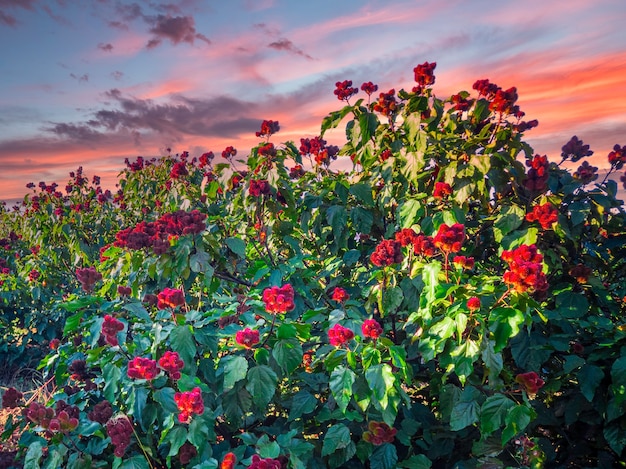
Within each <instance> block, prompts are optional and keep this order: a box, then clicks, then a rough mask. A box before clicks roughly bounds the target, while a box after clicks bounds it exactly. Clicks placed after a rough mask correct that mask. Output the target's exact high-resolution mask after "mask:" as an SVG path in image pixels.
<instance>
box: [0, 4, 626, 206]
mask: <svg viewBox="0 0 626 469" xmlns="http://www.w3.org/2000/svg"><path fill="white" fill-rule="evenodd" d="M625 24H626V1H624V0H612V1H611V0H593V1H592V0H568V1H547V0H525V1H510V0H499V1H494V0H465V1H462V0H445V1H443V0H413V1H393V0H343V1H336V0H333V1H328V0H315V1H306V2H305V1H295V0H256V1H252V0H231V1H223V0H221V1H215V0H178V1H175V0H173V1H171V2H169V3H159V2H152V1H135V2H132V1H126V0H93V1H79V0H0V74H1V75H0V76H1V78H0V84H1V86H0V200H12V199H16V198H20V197H22V196H23V195H24V194H25V193H26V192H27V189H26V187H25V186H26V184H27V183H28V182H31V181H32V182H35V183H38V182H39V181H45V182H47V183H51V182H58V183H60V184H62V187H64V184H65V183H66V182H67V180H68V173H69V171H72V170H75V169H76V168H77V167H78V166H79V165H82V166H83V167H84V169H85V172H86V173H87V175H88V176H93V175H94V174H96V175H99V176H101V177H102V179H103V182H104V185H105V186H108V188H111V189H113V182H114V181H115V178H116V176H117V174H118V172H119V171H120V170H121V169H122V168H123V167H124V158H127V157H128V158H131V159H134V158H135V157H137V156H139V155H142V156H145V157H152V156H160V155H163V154H164V152H165V149H166V148H168V147H169V148H171V149H172V152H173V153H180V152H182V151H185V150H187V151H189V152H190V154H191V155H192V156H199V155H200V154H201V153H203V152H205V151H208V150H212V151H214V152H216V153H217V152H221V151H222V150H223V149H224V148H225V147H226V146H228V145H233V146H235V147H236V148H238V149H239V152H240V154H244V155H245V152H246V151H247V150H249V148H250V147H251V146H253V145H254V144H255V143H256V142H257V140H258V139H257V138H256V137H255V136H254V132H255V131H257V130H259V128H260V124H261V121H262V120H263V119H272V120H278V121H279V122H280V126H281V131H280V133H279V134H278V135H276V136H275V139H273V141H274V142H275V143H279V142H280V141H287V140H294V141H298V140H299V139H300V138H301V137H313V136H315V135H318V134H319V127H320V123H321V119H322V118H323V117H324V116H325V115H326V114H327V113H328V112H329V111H332V110H335V109H338V108H339V107H340V106H341V105H342V103H340V102H339V101H337V99H336V98H335V96H334V95H333V90H334V88H335V86H334V84H335V82H336V81H338V80H345V79H349V80H353V82H354V84H355V85H356V86H358V85H360V84H361V83H362V82H364V81H373V82H374V83H377V84H378V85H379V91H387V90H388V89H390V88H395V89H396V90H398V89H400V88H405V89H411V88H412V87H413V68H414V67H415V65H417V64H419V63H423V62H425V61H429V62H437V68H436V70H435V74H436V77H437V78H436V83H435V85H434V90H435V94H436V95H437V96H440V97H445V96H446V95H448V96H449V95H450V94H451V93H455V92H458V91H460V90H468V91H471V87H472V84H473V83H474V81H476V80H477V79H481V78H488V79H489V80H490V81H492V82H495V83H496V84H498V85H499V86H501V87H503V88H509V87H511V86H516V87H517V89H518V93H519V96H520V99H519V101H518V104H519V105H520V107H521V109H522V110H523V111H525V112H526V115H527V118H528V119H538V120H539V127H538V128H536V129H533V130H531V131H529V132H528V133H527V134H526V136H527V140H528V142H529V143H530V144H531V145H533V147H534V149H535V151H536V152H537V153H540V154H547V155H548V158H549V159H550V160H551V161H555V160H556V161H559V160H560V153H561V146H562V145H563V144H564V143H566V142H567V141H568V140H569V138H570V137H571V136H572V135H577V136H578V137H579V138H581V139H582V140H583V141H584V142H585V143H587V144H589V145H591V149H592V150H594V151H595V154H594V156H593V157H592V159H591V162H592V163H593V164H595V165H596V166H599V167H601V168H606V167H607V166H608V163H607V153H608V152H609V151H610V149H611V148H612V147H613V145H614V144H616V143H617V144H620V145H624V144H626V97H625V96H626V33H625V32H624V30H625V28H626V26H625ZM336 138H338V139H340V135H339V134H337V135H336ZM332 139H333V134H331V135H330V136H329V138H328V140H329V143H336V142H333V141H332Z"/></svg>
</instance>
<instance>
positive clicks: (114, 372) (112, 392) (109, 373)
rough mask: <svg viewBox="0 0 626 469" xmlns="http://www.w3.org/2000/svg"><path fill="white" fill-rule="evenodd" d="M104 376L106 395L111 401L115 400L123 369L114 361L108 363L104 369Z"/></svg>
mask: <svg viewBox="0 0 626 469" xmlns="http://www.w3.org/2000/svg"><path fill="white" fill-rule="evenodd" d="M102 376H103V378H104V397H105V398H106V399H107V401H109V402H115V398H116V395H117V390H118V385H119V384H120V378H121V377H122V370H120V368H119V367H118V366H117V365H114V364H113V363H107V364H106V365H104V368H103V370H102Z"/></svg>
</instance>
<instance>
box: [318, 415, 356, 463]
mask: <svg viewBox="0 0 626 469" xmlns="http://www.w3.org/2000/svg"><path fill="white" fill-rule="evenodd" d="M350 443H351V439H350V430H349V429H348V427H346V426H345V425H344V424H343V423H338V424H335V425H333V426H332V427H330V428H329V429H328V430H327V431H326V435H324V442H323V443H322V456H328V455H329V454H332V453H334V452H335V451H337V450H339V449H342V448H346V447H347V446H348V444H350Z"/></svg>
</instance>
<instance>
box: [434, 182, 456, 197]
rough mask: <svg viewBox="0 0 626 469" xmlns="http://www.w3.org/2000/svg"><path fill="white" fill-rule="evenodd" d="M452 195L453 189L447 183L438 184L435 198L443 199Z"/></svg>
mask: <svg viewBox="0 0 626 469" xmlns="http://www.w3.org/2000/svg"><path fill="white" fill-rule="evenodd" d="M451 194H452V187H450V184H448V183H447V182H436V183H435V190H434V191H433V197H435V198H437V199H443V198H444V197H447V196H449V195H451Z"/></svg>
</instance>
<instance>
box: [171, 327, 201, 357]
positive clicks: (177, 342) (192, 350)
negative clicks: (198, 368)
mask: <svg viewBox="0 0 626 469" xmlns="http://www.w3.org/2000/svg"><path fill="white" fill-rule="evenodd" d="M170 344H171V347H172V350H173V351H174V352H178V354H179V355H180V358H181V359H182V360H183V362H185V363H186V364H187V363H193V362H194V360H195V357H196V351H197V349H196V341H195V339H194V337H193V333H192V332H191V326H189V325H187V324H183V325H182V326H176V327H175V328H174V329H172V331H171V332H170Z"/></svg>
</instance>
